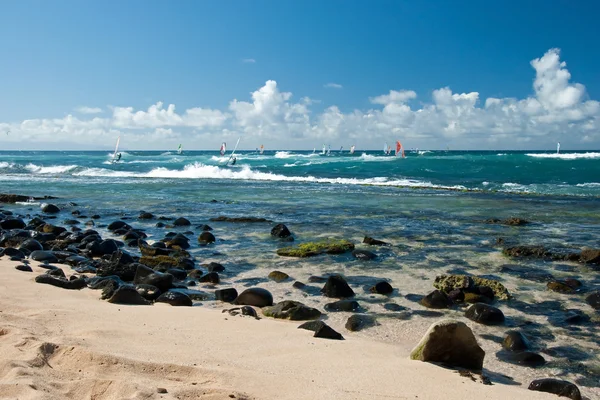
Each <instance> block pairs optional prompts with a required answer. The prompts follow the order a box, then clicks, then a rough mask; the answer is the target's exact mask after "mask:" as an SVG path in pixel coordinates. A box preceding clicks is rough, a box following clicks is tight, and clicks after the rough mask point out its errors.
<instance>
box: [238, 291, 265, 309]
mask: <svg viewBox="0 0 600 400" xmlns="http://www.w3.org/2000/svg"><path fill="white" fill-rule="evenodd" d="M235 304H238V305H246V306H254V307H268V306H272V305H273V295H272V294H271V292H269V291H268V290H267V289H263V288H250V289H246V290H244V291H243V292H242V293H241V294H240V295H239V296H238V297H237V299H235Z"/></svg>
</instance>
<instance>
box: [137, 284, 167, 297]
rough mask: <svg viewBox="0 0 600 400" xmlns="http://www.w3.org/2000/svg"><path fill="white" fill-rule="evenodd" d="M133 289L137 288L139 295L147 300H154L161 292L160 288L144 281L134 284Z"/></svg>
mask: <svg viewBox="0 0 600 400" xmlns="http://www.w3.org/2000/svg"><path fill="white" fill-rule="evenodd" d="M135 290H137V292H138V293H139V294H140V296H142V297H143V298H144V299H146V300H148V301H154V300H156V299H158V297H159V296H160V295H161V294H162V292H161V291H160V289H159V288H157V287H156V286H152V285H147V284H145V283H140V284H138V285H135Z"/></svg>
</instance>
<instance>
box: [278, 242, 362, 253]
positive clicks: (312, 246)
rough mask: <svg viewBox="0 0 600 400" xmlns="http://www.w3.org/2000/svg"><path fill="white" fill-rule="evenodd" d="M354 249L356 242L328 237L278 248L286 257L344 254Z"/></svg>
mask: <svg viewBox="0 0 600 400" xmlns="http://www.w3.org/2000/svg"><path fill="white" fill-rule="evenodd" d="M352 250H354V244H353V243H350V242H349V241H347V240H345V239H326V240H322V241H319V242H308V243H302V244H299V245H297V246H292V247H284V248H281V249H279V250H277V254H278V255H280V256H284V257H312V256H318V255H319V254H324V253H326V254H343V253H346V252H348V251H352Z"/></svg>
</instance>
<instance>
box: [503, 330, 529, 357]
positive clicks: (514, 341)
mask: <svg viewBox="0 0 600 400" xmlns="http://www.w3.org/2000/svg"><path fill="white" fill-rule="evenodd" d="M502 347H504V348H505V349H506V350H510V351H514V352H520V351H525V350H529V349H530V348H531V346H530V345H529V341H528V340H527V338H526V337H525V336H524V335H523V334H522V333H521V332H517V331H508V332H506V336H504V340H503V341H502Z"/></svg>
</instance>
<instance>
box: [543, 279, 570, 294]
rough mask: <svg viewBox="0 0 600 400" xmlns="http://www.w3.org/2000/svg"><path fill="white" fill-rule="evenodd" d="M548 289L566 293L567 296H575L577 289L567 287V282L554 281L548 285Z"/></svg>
mask: <svg viewBox="0 0 600 400" xmlns="http://www.w3.org/2000/svg"><path fill="white" fill-rule="evenodd" d="M546 288H548V290H551V291H553V292H558V293H565V294H573V293H575V289H573V288H572V287H571V286H569V285H567V284H566V283H565V282H561V281H552V282H548V283H547V284H546Z"/></svg>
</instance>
